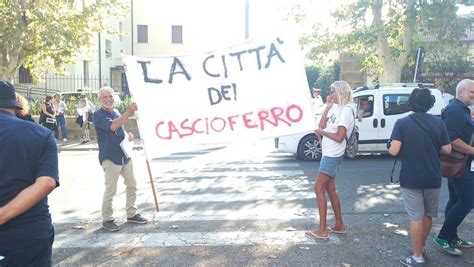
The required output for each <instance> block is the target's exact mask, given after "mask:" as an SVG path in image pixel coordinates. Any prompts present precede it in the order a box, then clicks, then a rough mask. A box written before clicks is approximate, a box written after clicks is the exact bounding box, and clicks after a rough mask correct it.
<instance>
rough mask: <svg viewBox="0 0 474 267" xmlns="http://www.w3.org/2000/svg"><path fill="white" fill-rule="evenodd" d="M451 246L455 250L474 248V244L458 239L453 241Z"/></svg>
mask: <svg viewBox="0 0 474 267" xmlns="http://www.w3.org/2000/svg"><path fill="white" fill-rule="evenodd" d="M451 246H453V247H455V248H474V243H472V242H469V241H465V240H462V239H461V238H459V237H458V238H457V239H454V240H453V241H451Z"/></svg>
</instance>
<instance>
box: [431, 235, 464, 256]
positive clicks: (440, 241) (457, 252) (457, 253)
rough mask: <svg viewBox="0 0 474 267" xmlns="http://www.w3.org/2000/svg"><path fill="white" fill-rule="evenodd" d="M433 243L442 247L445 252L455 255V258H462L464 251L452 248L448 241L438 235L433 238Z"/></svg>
mask: <svg viewBox="0 0 474 267" xmlns="http://www.w3.org/2000/svg"><path fill="white" fill-rule="evenodd" d="M433 242H434V243H435V244H436V245H437V246H438V247H440V248H441V249H442V250H443V251H444V252H446V253H448V254H450V255H454V256H460V255H462V251H461V250H459V249H457V248H455V247H453V246H451V245H450V244H449V242H448V240H445V239H441V238H439V236H438V235H436V236H435V237H434V238H433Z"/></svg>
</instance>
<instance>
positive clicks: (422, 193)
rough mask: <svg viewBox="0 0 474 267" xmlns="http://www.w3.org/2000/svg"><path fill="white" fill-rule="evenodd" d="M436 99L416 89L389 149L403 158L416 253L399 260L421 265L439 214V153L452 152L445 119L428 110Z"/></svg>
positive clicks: (405, 198) (404, 193)
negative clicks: (434, 220)
mask: <svg viewBox="0 0 474 267" xmlns="http://www.w3.org/2000/svg"><path fill="white" fill-rule="evenodd" d="M434 102H435V99H434V97H433V95H431V92H430V90H429V89H426V88H421V89H418V88H417V89H414V90H413V92H412V93H411V95H410V98H409V99H408V103H409V106H410V110H411V111H413V112H414V113H413V114H411V115H409V116H406V117H404V118H401V119H399V120H397V121H396V122H395V126H394V127H393V130H392V136H391V140H392V142H391V145H390V147H389V151H388V152H389V153H390V154H391V155H392V156H399V157H400V159H401V161H402V168H401V170H400V187H401V191H402V198H403V204H404V206H405V210H406V211H407V213H408V218H409V220H410V238H411V243H412V248H413V255H410V256H408V257H405V258H403V259H401V260H400V262H401V263H402V264H403V265H405V266H422V265H424V263H425V259H424V256H423V250H424V247H425V241H426V238H427V237H428V234H429V233H430V230H431V226H432V221H433V219H432V218H433V217H437V215H438V198H439V192H440V188H441V162H440V159H439V155H440V153H444V154H449V153H450V152H451V144H450V143H449V138H448V133H447V131H446V126H445V125H444V122H443V121H442V120H441V119H440V118H437V117H436V116H434V115H431V114H428V113H427V112H428V110H429V109H430V108H431V107H433V104H434Z"/></svg>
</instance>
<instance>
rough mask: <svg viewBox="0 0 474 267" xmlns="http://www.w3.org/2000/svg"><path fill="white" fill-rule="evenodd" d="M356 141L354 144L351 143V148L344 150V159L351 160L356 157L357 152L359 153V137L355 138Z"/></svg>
mask: <svg viewBox="0 0 474 267" xmlns="http://www.w3.org/2000/svg"><path fill="white" fill-rule="evenodd" d="M355 138H357V140H355V142H351V143H352V145H351V147H347V148H346V153H345V155H346V158H348V159H353V158H355V157H356V156H357V152H358V151H359V136H356V137H355Z"/></svg>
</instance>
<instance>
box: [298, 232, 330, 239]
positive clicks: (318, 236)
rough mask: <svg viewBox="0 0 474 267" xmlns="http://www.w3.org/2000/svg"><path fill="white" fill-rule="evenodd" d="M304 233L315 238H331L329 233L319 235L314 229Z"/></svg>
mask: <svg viewBox="0 0 474 267" xmlns="http://www.w3.org/2000/svg"><path fill="white" fill-rule="evenodd" d="M304 234H305V236H307V237H310V238H314V239H328V238H329V235H328V236H320V235H317V234H316V233H314V232H313V231H307V232H305V233H304Z"/></svg>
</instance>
